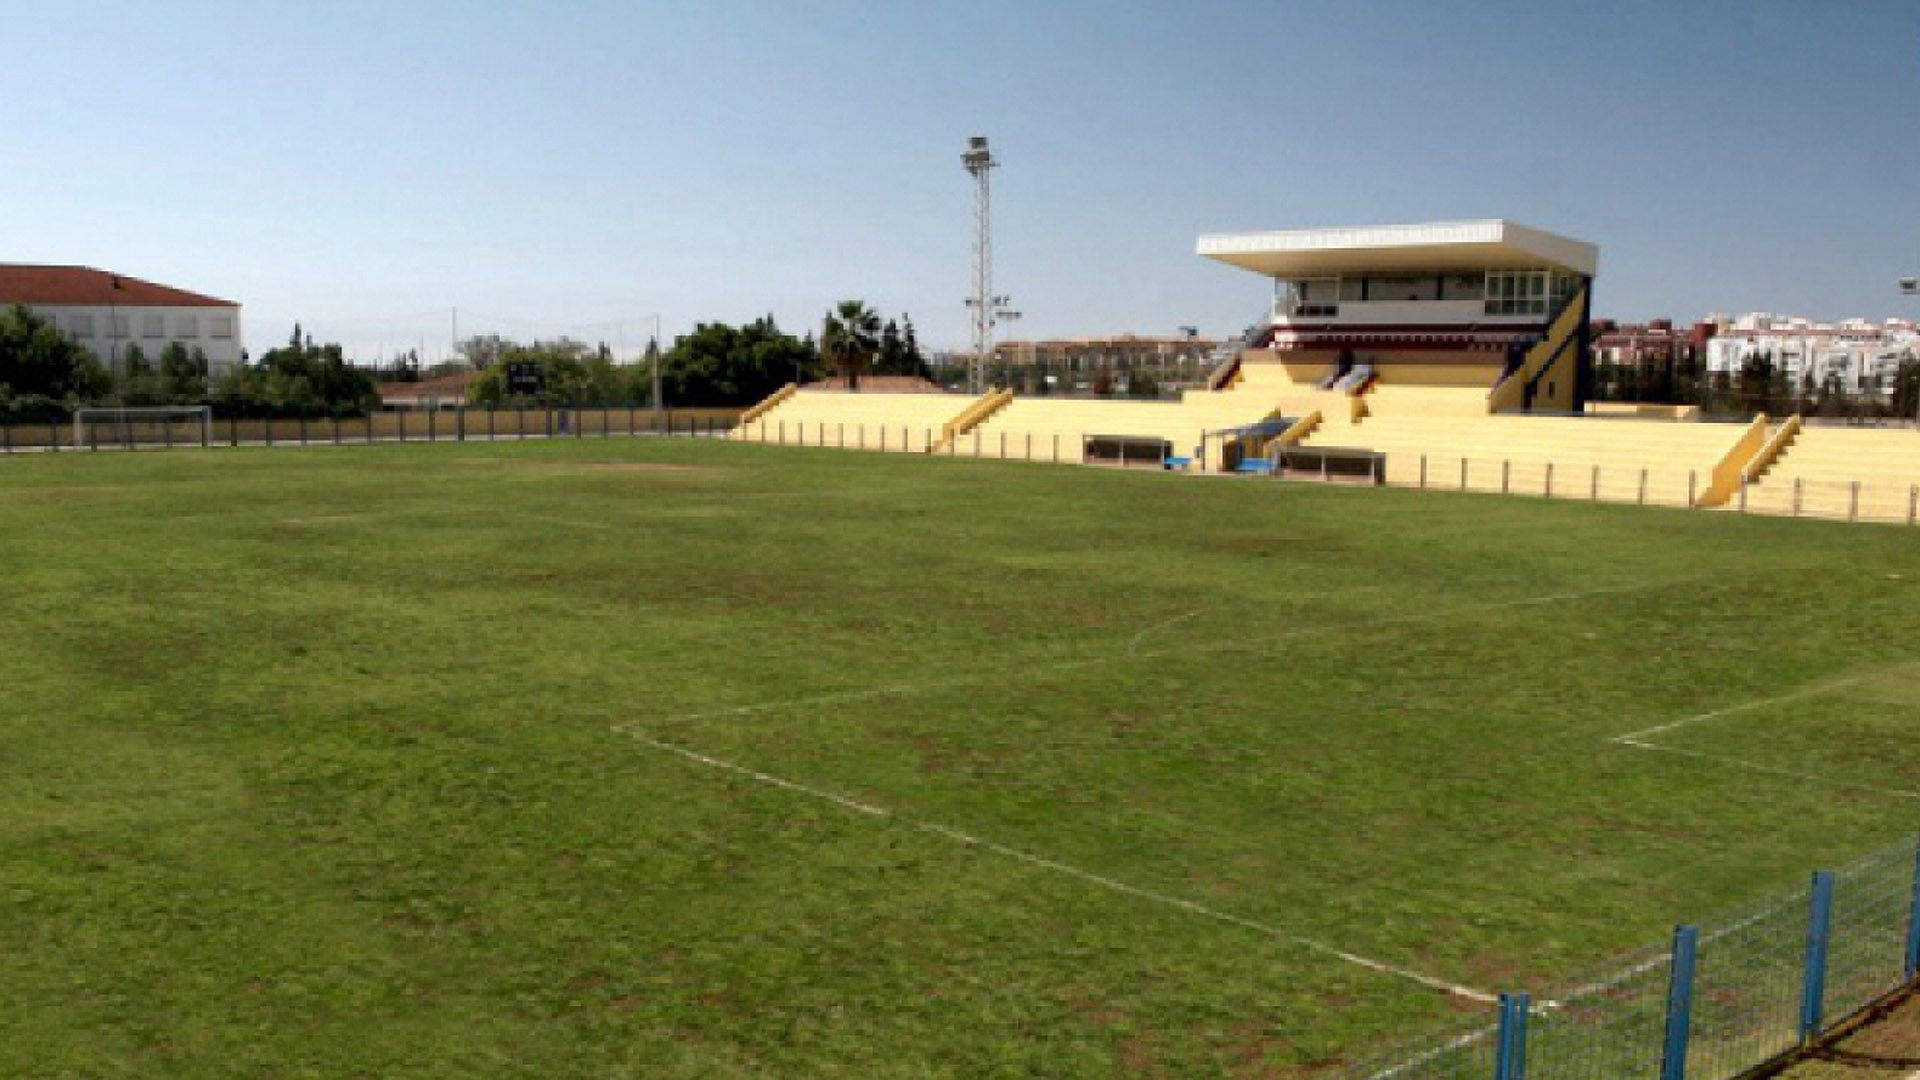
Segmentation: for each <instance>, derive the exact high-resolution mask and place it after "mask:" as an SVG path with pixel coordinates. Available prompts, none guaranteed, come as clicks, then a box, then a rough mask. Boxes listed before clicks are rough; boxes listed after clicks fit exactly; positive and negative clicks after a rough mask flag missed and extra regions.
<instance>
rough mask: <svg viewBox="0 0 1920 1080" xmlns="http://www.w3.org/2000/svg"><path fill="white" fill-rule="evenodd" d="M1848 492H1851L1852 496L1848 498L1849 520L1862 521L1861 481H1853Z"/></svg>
mask: <svg viewBox="0 0 1920 1080" xmlns="http://www.w3.org/2000/svg"><path fill="white" fill-rule="evenodd" d="M1848 491H1849V492H1850V494H1849V496H1848V498H1847V520H1848V521H1859V520H1860V481H1858V480H1855V481H1853V483H1852V484H1851V485H1850V487H1849V488H1848Z"/></svg>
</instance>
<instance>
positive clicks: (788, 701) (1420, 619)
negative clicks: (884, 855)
mask: <svg viewBox="0 0 1920 1080" xmlns="http://www.w3.org/2000/svg"><path fill="white" fill-rule="evenodd" d="M1701 580H1708V579H1703V578H1683V579H1680V580H1677V581H1659V582H1644V583H1641V584H1638V585H1616V586H1608V587H1606V588H1599V589H1583V590H1579V591H1576V592H1564V593H1551V594H1548V595H1546V596H1529V597H1524V598H1522V599H1519V600H1499V601H1495V602H1493V603H1487V604H1468V605H1464V606H1461V607H1457V608H1448V609H1445V610H1442V611H1427V612H1420V613H1417V614H1411V615H1392V616H1388V617H1386V618H1381V619H1368V620H1362V621H1359V622H1351V623H1341V624H1338V625H1334V626H1303V627H1298V628H1296V629H1293V630H1285V631H1281V632H1280V633H1276V634H1265V635H1255V636H1251V637H1246V636H1243V637H1236V638H1228V639H1223V640H1219V641H1206V642H1197V643H1195V644H1192V645H1177V646H1166V647H1163V648H1158V649H1144V650H1135V649H1133V648H1132V647H1131V646H1129V648H1128V649H1127V650H1126V651H1124V652H1122V653H1120V654H1118V655H1104V656H1096V657H1089V658H1083V659H1078V660H1063V661H1059V662H1057V663H1051V664H1049V663H1044V662H1042V663H1032V662H1021V661H1008V662H1007V667H1006V668H1005V669H996V670H993V671H988V672H981V673H977V674H972V675H959V676H955V677H953V678H951V679H931V680H928V681H926V682H918V683H891V684H886V685H882V686H870V687H864V688H861V689H857V690H835V691H830V692H828V693H824V694H809V695H805V696H801V697H794V698H783V699H780V700H777V701H762V702H756V703H754V704H751V705H736V706H733V707H731V708H725V709H705V710H701V711H699V712H690V713H680V714H678V715H675V716H669V717H666V718H665V722H666V723H684V722H686V721H690V720H711V719H716V718H719V717H731V716H752V715H754V714H756V713H766V712H778V711H781V710H784V709H803V708H807V707H809V706H813V705H832V704H838V703H840V702H846V701H864V700H868V699H871V698H880V697H895V696H906V695H909V694H920V693H925V692H927V691H930V690H949V689H953V688H955V687H962V686H978V685H981V684H991V683H995V682H999V681H1001V680H1002V679H1004V678H1007V677H1010V676H1013V677H1019V678H1023V679H1033V678H1035V677H1037V676H1040V675H1046V674H1051V673H1054V672H1059V671H1077V670H1080V669H1082V668H1089V667H1099V666H1101V665H1105V664H1112V663H1117V662H1119V661H1121V660H1130V659H1141V658H1150V657H1159V656H1168V657H1181V656H1192V655H1194V654H1196V653H1217V652H1234V651H1236V650H1240V649H1247V648H1256V647H1261V646H1267V645H1272V644H1275V643H1277V642H1282V641H1292V640H1295V639H1298V638H1304V637H1323V636H1326V635H1329V634H1339V633H1346V632H1350V631H1356V630H1378V629H1381V628H1383V627H1391V626H1410V625H1419V624H1421V623H1429V622H1435V621H1439V620H1445V619H1454V618H1460V617H1463V616H1468V615H1478V614H1484V613H1487V612H1492V611H1505V610H1511V609H1513V608H1523V607H1539V606H1541V605H1544V604H1561V603H1569V602H1572V601H1575V600H1584V599H1587V598H1590V597H1595V596H1611V595H1616V594H1619V593H1632V592H1648V591H1652V590H1656V589H1671V588H1674V587H1675V586H1677V585H1684V584H1688V583H1690V582H1694V581H1701ZM1376 591H1379V587H1378V586H1356V587H1355V588H1353V589H1347V590H1342V591H1339V592H1330V593H1313V594H1305V595H1302V596H1300V597H1296V599H1299V600H1309V599H1318V598H1323V597H1326V596H1346V595H1352V594H1353V593H1357V592H1376ZM1191 614H1192V613H1190V615H1188V616H1180V617H1179V618H1181V619H1184V618H1188V617H1191ZM1173 621H1176V620H1168V621H1167V623H1161V624H1157V625H1156V626H1151V627H1148V628H1147V630H1145V631H1141V633H1140V634H1138V635H1135V636H1136V638H1137V637H1142V636H1144V635H1145V634H1146V633H1148V632H1150V631H1152V630H1156V629H1159V628H1160V626H1164V625H1167V624H1168V623H1171V622H1173Z"/></svg>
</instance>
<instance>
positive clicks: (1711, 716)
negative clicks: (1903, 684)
mask: <svg viewBox="0 0 1920 1080" xmlns="http://www.w3.org/2000/svg"><path fill="white" fill-rule="evenodd" d="M1876 674H1877V673H1871V672H1870V673H1868V674H1865V675H1853V676H1849V677H1847V678H1844V679H1829V680H1828V681H1826V682H1822V683H1816V684H1814V685H1812V686H1806V687H1802V688H1800V689H1799V690H1795V691H1793V692H1792V693H1790V694H1781V695H1779V696H1777V697H1770V698H1759V699H1756V700H1754V701H1745V702H1741V703H1740V704H1738V705H1730V706H1728V707H1727V708H1724V709H1715V710H1713V711H1712V712H1703V713H1700V714H1698V715H1695V716H1683V717H1681V718H1680V719H1678V720H1670V721H1668V722H1667V723H1664V724H1659V725H1656V726H1654V727H1650V728H1642V729H1641V730H1639V731H1629V732H1627V733H1626V734H1625V735H1615V736H1614V737H1613V741H1614V742H1617V743H1629V744H1632V743H1635V742H1638V741H1640V740H1643V739H1645V738H1647V737H1648V736H1651V735H1662V734H1665V733H1666V732H1669V731H1673V730H1675V729H1677V728H1683V727H1689V726H1691V725H1693V724H1704V723H1706V722H1707V721H1709V720H1718V719H1720V718H1721V717H1723V716H1738V715H1739V714H1741V713H1744V712H1753V711H1754V710H1756V709H1764V708H1767V707H1768V706H1771V705H1785V704H1788V703H1789V702H1794V701H1804V700H1806V699H1807V698H1811V697H1819V696H1820V695H1822V694H1829V693H1832V692H1833V691H1835V690H1844V689H1846V688H1847V687H1849V686H1855V685H1858V684H1860V683H1863V682H1866V681H1867V680H1869V679H1872V678H1874V677H1875V675H1876ZM1651 749H1659V747H1653V748H1651Z"/></svg>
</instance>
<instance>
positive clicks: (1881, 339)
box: [1704, 311, 1920, 396]
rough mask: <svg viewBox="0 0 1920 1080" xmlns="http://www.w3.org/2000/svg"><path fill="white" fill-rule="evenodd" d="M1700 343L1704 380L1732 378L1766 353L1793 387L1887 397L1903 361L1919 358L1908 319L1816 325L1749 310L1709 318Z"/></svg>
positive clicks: (1919, 340)
mask: <svg viewBox="0 0 1920 1080" xmlns="http://www.w3.org/2000/svg"><path fill="white" fill-rule="evenodd" d="M1707 322H1708V324H1709V325H1711V327H1712V329H1713V334H1712V337H1711V339H1710V340H1707V341H1706V342H1705V358H1704V359H1705V365H1704V366H1705V369H1706V372H1707V375H1708V377H1710V378H1711V377H1712V376H1714V375H1718V374H1726V375H1729V376H1733V377H1737V376H1738V375H1739V374H1740V371H1741V368H1742V367H1743V366H1744V365H1745V364H1746V363H1747V362H1748V361H1749V360H1750V359H1752V358H1754V357H1756V356H1760V355H1766V356H1768V357H1770V358H1771V359H1772V362H1773V364H1774V367H1775V369H1776V370H1778V371H1782V372H1784V373H1785V374H1786V377H1787V379H1788V381H1789V383H1790V385H1792V386H1793V387H1795V388H1801V387H1806V388H1817V387H1821V386H1826V385H1829V384H1830V383H1831V384H1833V385H1837V386H1838V387H1839V388H1840V389H1841V390H1844V391H1846V392H1847V393H1850V394H1871V395H1883V396H1884V395H1889V394H1891V393H1892V392H1893V388H1894V378H1895V376H1896V375H1897V374H1898V372H1899V370H1900V365H1901V363H1902V362H1903V361H1911V360H1914V359H1917V358H1920V323H1917V322H1915V321H1914V320H1912V319H1887V320H1884V321H1882V322H1870V321H1868V320H1866V319H1842V320H1840V321H1838V322H1816V321H1814V320H1812V319H1807V318H1804V317H1801V316H1798V315H1775V314H1770V313H1768V312H1759V311H1756V312H1751V313H1749V314H1746V315H1739V316H1729V315H1712V316H1709V317H1708V319H1707Z"/></svg>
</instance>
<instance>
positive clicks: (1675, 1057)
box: [1660, 926, 1700, 1080]
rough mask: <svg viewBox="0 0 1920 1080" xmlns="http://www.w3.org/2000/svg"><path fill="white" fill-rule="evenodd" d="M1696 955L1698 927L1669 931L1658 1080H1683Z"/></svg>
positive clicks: (1684, 927)
mask: <svg viewBox="0 0 1920 1080" xmlns="http://www.w3.org/2000/svg"><path fill="white" fill-rule="evenodd" d="M1699 956H1700V928H1699V927H1697V926H1676V927H1674V928H1673V966H1672V968H1671V969H1670V971H1669V974H1668V976H1667V1039H1666V1044H1665V1046H1666V1048H1665V1050H1663V1051H1662V1052H1661V1055H1660V1080H1685V1077H1686V1075H1687V1042H1688V1040H1689V1039H1690V1038H1691V1037H1692V1034H1693V972H1694V968H1695V967H1696V965H1697V962H1698V959H1699Z"/></svg>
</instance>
